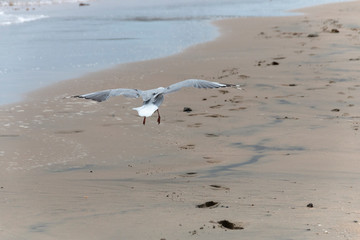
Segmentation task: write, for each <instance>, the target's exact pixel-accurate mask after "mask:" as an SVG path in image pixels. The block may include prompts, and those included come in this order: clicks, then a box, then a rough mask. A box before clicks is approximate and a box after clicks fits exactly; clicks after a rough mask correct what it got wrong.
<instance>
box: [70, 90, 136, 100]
mask: <svg viewBox="0 0 360 240" xmlns="http://www.w3.org/2000/svg"><path fill="white" fill-rule="evenodd" d="M119 95H123V96H125V97H130V98H138V97H139V96H140V91H139V90H137V89H126V88H117V89H108V90H103V91H99V92H93V93H87V94H83V95H77V96H73V97H77V98H85V99H91V100H94V101H97V102H103V101H106V100H107V99H108V98H109V97H114V96H119Z"/></svg>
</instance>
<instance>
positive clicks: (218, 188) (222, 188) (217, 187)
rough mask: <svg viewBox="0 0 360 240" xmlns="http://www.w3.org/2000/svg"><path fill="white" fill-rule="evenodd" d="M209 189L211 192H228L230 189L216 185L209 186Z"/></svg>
mask: <svg viewBox="0 0 360 240" xmlns="http://www.w3.org/2000/svg"><path fill="white" fill-rule="evenodd" d="M210 188H211V189H213V190H230V188H228V187H224V186H220V185H216V184H212V185H210Z"/></svg>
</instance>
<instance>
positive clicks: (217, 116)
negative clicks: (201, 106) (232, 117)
mask: <svg viewBox="0 0 360 240" xmlns="http://www.w3.org/2000/svg"><path fill="white" fill-rule="evenodd" d="M205 117H211V118H226V117H228V116H224V115H221V114H209V115H206V116H205Z"/></svg>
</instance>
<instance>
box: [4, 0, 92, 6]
mask: <svg viewBox="0 0 360 240" xmlns="http://www.w3.org/2000/svg"><path fill="white" fill-rule="evenodd" d="M80 2H81V3H83V2H88V0H0V7H29V6H41V5H53V4H62V3H80Z"/></svg>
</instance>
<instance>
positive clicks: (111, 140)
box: [0, 1, 360, 240]
mask: <svg viewBox="0 0 360 240" xmlns="http://www.w3.org/2000/svg"><path fill="white" fill-rule="evenodd" d="M359 10H360V5H359V1H354V2H347V3H336V4H328V5H322V6H318V7H312V8H306V9H301V10H297V12H302V13H304V14H303V15H297V16H287V17H259V18H234V19H225V20H221V21H216V22H215V23H214V24H215V25H216V26H217V27H218V29H219V31H220V33H221V35H220V36H219V37H218V38H216V39H215V40H214V41H211V42H207V43H203V44H198V45H195V46H193V47H190V48H187V49H186V50H184V51H183V52H181V53H179V54H176V55H172V56H170V57H165V58H160V59H155V60H149V61H142V62H135V63H127V64H122V65H119V66H115V67H113V68H111V69H107V70H103V71H98V72H95V73H89V74H87V75H84V76H83V77H79V78H76V79H71V80H66V81H61V82H58V83H55V84H53V85H51V86H49V87H46V88H42V89H39V90H36V91H34V92H32V93H30V94H28V96H27V98H26V99H25V100H24V101H22V102H19V103H16V104H12V105H6V106H1V107H0V133H1V134H0V142H1V143H0V145H1V149H0V166H1V168H0V169H1V170H0V196H1V197H0V202H1V204H0V211H1V218H0V238H1V239H5V240H7V239H37V240H38V239H39V240H41V239H157V240H160V239H166V240H169V239H217V240H220V239H358V238H359V235H360V225H359V221H360V210H359V209H360V203H359V201H358V195H359V190H360V189H359V188H360V187H359V186H358V185H357V181H358V180H359V168H358V166H359V156H358V149H359V146H360V139H359V131H358V129H359V124H360V113H359V105H360V102H359V97H358V96H359V94H358V91H359V88H360V83H359V80H358V76H359V63H360V54H359V52H358V51H357V50H358V48H359V45H360V41H359V37H360V25H359V24H358V21H357V19H358V12H359ZM189 78H198V79H205V80H209V81H216V82H221V83H230V84H239V85H240V86H241V87H243V88H244V89H245V90H244V91H242V90H239V89H237V88H223V89H208V90H203V89H192V88H187V89H182V90H181V91H179V92H177V93H173V94H171V95H170V94H169V95H166V96H165V101H164V103H163V105H162V106H161V108H160V113H161V116H162V122H161V124H159V125H158V124H157V122H156V117H157V116H156V114H154V116H152V117H151V118H148V119H147V122H146V125H145V126H143V124H142V118H141V117H139V116H137V114H136V112H135V111H134V110H132V108H133V107H137V106H140V104H141V100H139V99H128V98H123V97H117V98H111V99H109V100H108V101H106V102H102V103H96V102H93V101H88V100H84V99H76V98H70V96H73V95H79V94H84V93H88V92H93V91H98V90H102V89H110V88H120V87H121V88H137V89H151V88H157V87H159V86H163V87H166V86H169V85H171V84H173V83H175V82H178V81H182V80H185V79H189ZM184 107H190V108H191V109H192V111H191V112H184V111H183V109H184Z"/></svg>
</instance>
